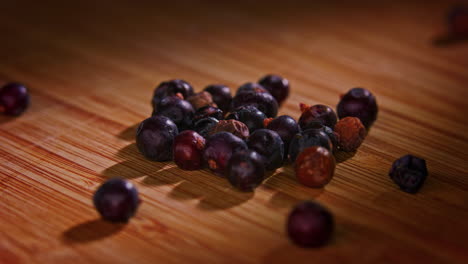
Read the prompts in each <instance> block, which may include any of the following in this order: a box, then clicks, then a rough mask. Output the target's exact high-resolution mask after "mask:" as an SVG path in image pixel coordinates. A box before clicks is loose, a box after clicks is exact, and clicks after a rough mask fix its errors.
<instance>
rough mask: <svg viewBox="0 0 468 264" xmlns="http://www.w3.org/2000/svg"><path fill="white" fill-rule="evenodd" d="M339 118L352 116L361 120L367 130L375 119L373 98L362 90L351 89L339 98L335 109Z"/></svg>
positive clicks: (375, 112)
mask: <svg viewBox="0 0 468 264" xmlns="http://www.w3.org/2000/svg"><path fill="white" fill-rule="evenodd" d="M336 109H337V112H338V117H339V118H344V117H347V116H354V117H357V118H359V119H361V122H362V124H363V125H364V126H365V127H366V128H369V127H370V126H371V125H372V124H373V123H374V121H375V120H376V119H377V112H378V107H377V101H376V100H375V96H374V95H373V94H372V93H371V92H369V91H368V90H366V89H364V88H353V89H351V90H349V91H348V92H347V93H346V94H345V95H343V96H342V97H341V100H340V102H339V103H338V106H337V107H336Z"/></svg>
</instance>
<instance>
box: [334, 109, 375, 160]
mask: <svg viewBox="0 0 468 264" xmlns="http://www.w3.org/2000/svg"><path fill="white" fill-rule="evenodd" d="M335 132H336V133H337V134H338V145H339V147H340V149H341V150H343V151H346V152H353V151H356V150H357V149H358V148H359V146H361V144H362V142H363V141H364V138H365V137H366V134H367V131H366V128H365V127H364V126H363V125H362V123H361V120H359V118H357V117H351V116H348V117H345V118H343V119H340V121H338V123H336V126H335Z"/></svg>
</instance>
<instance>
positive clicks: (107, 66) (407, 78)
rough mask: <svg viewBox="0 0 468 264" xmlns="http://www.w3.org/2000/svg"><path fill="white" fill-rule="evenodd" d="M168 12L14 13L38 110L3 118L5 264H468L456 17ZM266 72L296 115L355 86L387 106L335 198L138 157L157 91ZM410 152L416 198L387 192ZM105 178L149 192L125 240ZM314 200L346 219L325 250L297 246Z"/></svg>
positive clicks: (7, 68) (0, 196) (297, 6)
mask: <svg viewBox="0 0 468 264" xmlns="http://www.w3.org/2000/svg"><path fill="white" fill-rule="evenodd" d="M157 2H158V1H153V2H150V1H148V2H144V1H141V2H140V1H139V2H138V3H136V2H135V3H131V2H130V1H122V2H116V1H112V2H111V1H108V2H106V1H97V3H95V2H94V1H77V2H74V3H71V2H68V1H67V2H59V1H56V2H54V1H45V2H44V1H4V2H2V8H1V9H2V15H1V16H0V35H1V36H2V39H1V40H0V79H1V81H2V82H3V83H4V82H7V81H11V80H18V81H21V82H24V83H26V84H27V85H28V86H29V87H30V90H31V94H32V98H33V101H32V105H31V107H30V109H28V111H27V112H26V113H25V114H24V115H22V116H21V117H18V118H7V117H1V119H0V263H2V264H3V263H8V264H10V263H290V262H291V263H292V262H293V261H294V263H312V262H314V263H334V262H344V263H380V262H388V263H405V262H407V263H414V262H418V263H419V262H421V263H423V262H426V263H467V262H468V246H467V244H468V243H467V242H468V240H467V237H468V224H467V223H468V193H467V191H468V177H467V176H468V162H467V160H468V123H467V121H466V116H467V114H468V105H467V103H466V98H468V87H467V83H468V72H467V71H466V69H467V67H468V45H467V44H468V43H467V42H450V41H444V39H446V34H445V25H444V24H443V21H444V20H443V17H444V14H445V12H446V10H447V9H448V8H449V7H450V6H451V5H452V3H451V2H449V1H433V2H427V1H424V2H423V1H387V2H381V1H378V2H375V3H374V2H372V1H369V2H355V1H352V4H351V3H348V2H345V1H335V2H329V1H324V2H323V3H314V4H311V3H307V2H299V1H287V3H285V2H266V1H263V2H255V3H251V2H248V1H240V2H224V1H219V2H215V1H209V2H197V1H171V5H169V4H167V3H166V4H161V3H157ZM407 2H410V3H407ZM270 72H273V73H279V74H281V75H284V76H286V77H287V78H288V79H290V82H291V84H292V94H291V96H290V97H289V99H288V100H287V102H286V103H285V105H284V106H283V107H282V108H281V110H280V113H281V114H289V115H292V116H294V117H298V116H299V107H298V104H299V102H305V103H309V104H315V103H323V104H328V105H331V106H335V105H336V104H337V102H338V98H339V95H340V94H341V93H344V92H346V91H347V90H348V89H349V88H352V87H355V86H362V87H366V88H368V89H370V90H372V91H373V92H374V93H375V94H376V96H377V100H378V103H379V107H380V112H379V116H378V120H377V122H376V123H375V125H374V126H373V127H372V129H371V130H370V134H369V136H368V137H367V139H366V141H365V142H364V144H363V146H362V147H361V148H360V149H359V151H358V152H357V153H356V154H355V155H354V156H353V157H348V159H346V160H345V161H344V162H342V163H340V164H339V165H338V167H337V169H336V174H335V177H334V179H333V180H332V182H331V183H330V184H329V185H327V186H326V187H325V188H323V189H311V188H307V187H304V186H301V185H300V184H298V183H297V181H296V180H295V178H294V173H293V171H292V169H291V168H290V167H285V168H283V169H280V170H278V171H277V172H276V173H275V174H273V175H272V176H271V177H270V178H268V179H267V180H266V181H265V183H264V184H263V185H262V186H261V187H260V188H258V189H257V190H256V191H255V193H239V192H237V191H235V190H233V189H231V187H230V186H229V183H228V182H227V181H226V180H224V179H222V178H219V177H216V176H214V175H212V174H211V173H209V172H208V171H195V172H185V171H181V170H180V169H178V168H176V167H174V164H173V163H171V162H167V163H155V162H150V161H147V160H145V159H144V158H143V157H142V156H141V155H140V154H139V153H138V151H137V149H136V147H135V144H134V139H133V138H134V130H135V127H136V125H137V124H138V123H139V122H140V121H141V120H143V119H144V118H145V117H147V116H148V115H149V114H150V113H151V106H150V103H149V101H150V97H151V94H152V90H153V88H154V87H155V85H156V84H158V83H159V82H161V81H164V80H167V79H172V78H183V79H186V80H188V81H189V82H191V83H192V84H193V85H194V87H196V90H201V89H202V88H203V87H204V86H206V85H208V84H210V83H225V84H227V85H229V86H230V87H233V88H235V87H237V86H239V85H240V84H242V83H244V82H247V81H255V80H257V79H258V78H259V77H261V76H262V75H264V74H266V73H270ZM406 153H412V154H414V155H418V156H421V157H424V158H425V159H426V160H427V164H428V169H429V171H430V176H429V178H428V180H427V182H426V184H425V186H424V187H423V189H422V190H421V192H420V193H418V194H416V195H410V194H406V193H403V192H402V191H400V190H399V189H398V188H397V187H396V186H395V185H394V184H393V183H392V182H391V181H390V180H389V178H388V176H387V173H388V170H389V168H390V165H391V163H392V161H393V160H394V159H396V158H398V157H400V156H402V155H404V154H406ZM109 177H125V178H128V179H130V180H131V181H132V182H134V183H136V185H137V187H138V189H139V191H140V193H141V196H142V199H143V204H142V206H141V207H140V209H139V211H138V214H137V216H136V217H135V218H134V219H132V220H131V221H130V223H129V224H127V225H112V224H108V223H106V222H103V221H101V220H99V217H98V215H97V213H96V212H95V210H94V208H93V206H92V202H91V197H92V194H93V192H94V190H95V189H96V188H97V186H98V185H99V184H100V183H101V182H102V181H103V180H105V179H107V178H109ZM304 199H315V200H317V201H319V202H321V203H322V204H324V205H325V206H327V207H329V208H330V209H331V210H332V211H333V213H334V215H335V217H336V226H337V230H336V233H335V235H334V238H333V241H332V242H331V244H330V245H328V246H326V247H323V248H320V249H313V250H310V249H309V250H306V249H301V248H298V247H296V246H294V245H292V244H291V243H290V242H289V241H288V239H287V236H286V234H285V231H284V225H285V218H286V216H287V214H288V212H289V210H290V209H291V207H292V206H293V205H294V204H296V203H297V202H298V201H301V200H304Z"/></svg>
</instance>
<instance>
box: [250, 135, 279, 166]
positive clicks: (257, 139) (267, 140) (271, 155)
mask: <svg viewBox="0 0 468 264" xmlns="http://www.w3.org/2000/svg"><path fill="white" fill-rule="evenodd" d="M247 146H249V149H252V150H255V151H257V152H258V153H260V155H262V156H263V157H264V158H265V168H266V169H267V170H275V169H277V168H279V167H281V165H283V157H284V143H283V140H281V137H280V136H279V135H278V133H276V132H275V131H273V130H269V129H263V128H262V129H258V130H255V132H253V133H252V135H250V137H249V138H248V140H247Z"/></svg>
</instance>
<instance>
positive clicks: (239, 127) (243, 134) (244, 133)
mask: <svg viewBox="0 0 468 264" xmlns="http://www.w3.org/2000/svg"><path fill="white" fill-rule="evenodd" d="M219 132H229V133H232V134H233V135H234V136H237V137H240V138H241V139H246V138H248V137H249V128H248V127H247V126H246V125H245V124H244V123H242V122H240V121H237V120H233V119H230V120H220V121H219V122H218V124H216V126H214V127H213V128H212V129H211V130H210V133H209V134H210V135H213V134H216V133H219Z"/></svg>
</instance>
